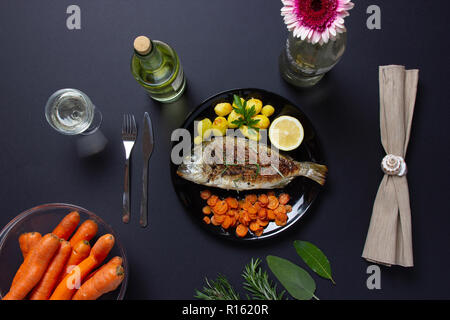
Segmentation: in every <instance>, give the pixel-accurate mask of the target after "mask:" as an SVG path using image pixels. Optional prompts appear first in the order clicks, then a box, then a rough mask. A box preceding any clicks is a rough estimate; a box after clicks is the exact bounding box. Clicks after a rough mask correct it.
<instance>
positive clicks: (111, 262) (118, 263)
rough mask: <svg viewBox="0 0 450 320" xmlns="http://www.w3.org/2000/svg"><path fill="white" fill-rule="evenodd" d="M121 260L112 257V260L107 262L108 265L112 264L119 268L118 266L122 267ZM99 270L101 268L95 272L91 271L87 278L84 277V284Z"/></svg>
mask: <svg viewBox="0 0 450 320" xmlns="http://www.w3.org/2000/svg"><path fill="white" fill-rule="evenodd" d="M122 261H123V260H122V258H121V257H119V256H117V257H114V258H112V259H111V260H109V262H108V263H109V264H114V265H116V266H120V265H122ZM102 268H103V267H102ZM100 269H101V268H99V269H97V270H95V271H92V272H91V273H90V274H89V275H88V276H87V277H86V279H85V280H84V281H85V282H86V281H88V280H89V279H90V278H92V277H93V276H94V275H95V274H96V273H97V272H99V271H100Z"/></svg>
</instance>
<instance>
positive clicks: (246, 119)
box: [232, 95, 259, 131]
mask: <svg viewBox="0 0 450 320" xmlns="http://www.w3.org/2000/svg"><path fill="white" fill-rule="evenodd" d="M233 98H234V104H235V105H236V107H235V106H233V110H234V111H235V112H236V113H237V114H240V115H242V118H239V119H236V120H234V121H233V122H232V124H234V125H236V126H238V128H239V127H241V126H244V125H246V126H247V127H248V128H249V130H250V129H252V130H256V131H258V130H259V129H258V128H257V127H255V126H256V124H257V123H258V122H259V119H252V117H253V116H254V115H256V110H255V106H251V107H250V108H247V101H244V104H242V102H241V98H240V97H239V96H237V95H233Z"/></svg>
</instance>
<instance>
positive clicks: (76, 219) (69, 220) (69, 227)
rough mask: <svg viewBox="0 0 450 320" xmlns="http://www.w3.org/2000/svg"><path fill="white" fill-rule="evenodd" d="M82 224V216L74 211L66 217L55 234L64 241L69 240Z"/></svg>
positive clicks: (55, 230) (54, 231)
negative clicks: (79, 224)
mask: <svg viewBox="0 0 450 320" xmlns="http://www.w3.org/2000/svg"><path fill="white" fill-rule="evenodd" d="M78 223H80V214H79V213H78V212H76V211H72V212H71V213H69V214H68V215H66V216H65V217H64V218H63V219H62V220H61V222H60V223H59V224H58V225H57V226H56V228H55V229H54V230H53V234H55V235H56V236H58V237H60V238H61V239H64V240H69V237H70V235H71V234H72V233H73V232H74V231H75V229H76V228H77V226H78Z"/></svg>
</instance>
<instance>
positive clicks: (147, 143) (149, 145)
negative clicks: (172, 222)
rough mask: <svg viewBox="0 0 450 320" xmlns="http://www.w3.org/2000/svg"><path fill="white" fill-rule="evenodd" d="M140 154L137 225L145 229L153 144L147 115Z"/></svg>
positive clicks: (147, 115)
mask: <svg viewBox="0 0 450 320" xmlns="http://www.w3.org/2000/svg"><path fill="white" fill-rule="evenodd" d="M142 137H143V139H142V153H143V156H144V168H143V171H142V200H141V215H140V219H139V224H140V225H141V227H143V228H145V227H146V226H147V194H148V162H149V160H150V156H151V155H152V152H153V146H154V144H155V142H154V140H153V127H152V121H151V120H150V116H149V114H148V113H147V112H146V113H145V114H144V130H143V134H142Z"/></svg>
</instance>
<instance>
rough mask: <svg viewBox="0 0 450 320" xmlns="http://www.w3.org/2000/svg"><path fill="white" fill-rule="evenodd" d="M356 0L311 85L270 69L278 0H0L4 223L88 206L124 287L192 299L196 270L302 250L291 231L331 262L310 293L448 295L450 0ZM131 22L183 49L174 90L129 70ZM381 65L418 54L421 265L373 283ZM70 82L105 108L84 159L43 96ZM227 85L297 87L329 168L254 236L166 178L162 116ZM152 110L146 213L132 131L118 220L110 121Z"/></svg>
mask: <svg viewBox="0 0 450 320" xmlns="http://www.w3.org/2000/svg"><path fill="white" fill-rule="evenodd" d="M354 2H355V1H354ZM356 2H357V3H356V7H355V8H354V9H353V10H352V11H351V14H350V16H349V17H348V18H347V19H346V26H347V29H348V46H347V50H346V52H345V55H344V57H343V59H342V61H341V62H340V63H339V64H338V65H337V66H336V67H335V68H334V69H333V70H332V72H330V73H329V74H328V75H327V76H326V77H325V78H324V79H323V81H322V82H320V83H319V84H318V85H317V86H315V87H313V88H311V89H307V90H300V89H296V88H294V87H292V86H290V85H288V84H287V83H285V82H284V81H283V80H282V79H281V77H280V74H279V71H278V65H277V61H278V56H279V54H280V52H281V50H282V49H283V47H284V44H285V40H286V37H287V34H288V32H287V30H286V28H285V25H284V24H283V21H282V18H281V16H280V8H281V2H280V1H260V0H245V1H241V0H229V1H209V0H196V1H184V0H172V1H167V0H155V1H144V0H139V1H138V0H129V1H106V0H95V1H92V0H89V1H87V0H83V1H66V0H62V1H49V0H46V1H44V0H41V1H26V0H3V1H1V2H0V39H1V43H2V45H1V50H0V66H1V68H0V70H1V78H0V106H1V107H0V119H1V126H0V146H1V149H0V150H1V151H0V177H1V189H0V200H1V214H0V225H2V226H3V225H5V224H6V223H7V222H8V221H10V220H11V219H12V218H13V217H15V216H16V215H17V214H19V213H20V212H21V211H23V210H25V209H27V208H30V207H33V206H36V205H39V204H43V203H50V202H63V203H72V204H76V205H79V206H82V207H85V208H87V209H90V210H92V211H93V212H95V213H97V214H98V215H100V216H101V217H102V218H104V219H105V220H106V221H108V222H109V223H110V224H111V226H112V227H113V228H114V229H115V230H116V231H117V233H118V234H119V235H120V240H121V241H122V242H123V243H124V244H125V246H126V250H127V256H128V259H129V262H130V278H129V284H128V291H127V295H126V298H128V299H191V298H192V297H193V295H194V290H195V289H196V288H197V289H200V288H201V287H202V286H203V284H204V277H205V276H208V277H209V278H214V277H216V276H217V274H218V273H222V274H224V275H226V276H227V277H228V278H229V279H230V281H231V282H232V283H233V284H234V285H235V286H236V287H240V284H241V282H242V278H241V276H240V274H241V272H242V269H243V266H244V265H245V264H246V263H247V262H249V261H250V259H251V258H252V257H253V258H262V259H263V260H264V259H265V257H266V256H267V255H269V254H271V255H278V256H281V257H284V258H287V259H290V260H292V261H295V262H298V263H299V264H302V262H301V261H300V258H299V257H298V256H297V255H296V253H295V250H294V249H293V246H292V242H293V241H294V240H296V239H300V240H307V241H311V242H313V243H315V244H316V245H318V246H319V247H320V248H321V249H322V250H323V251H324V252H325V253H326V254H327V256H328V257H329V259H330V261H331V264H332V270H333V273H334V278H335V279H336V282H337V285H336V286H333V285H331V284H330V282H328V281H326V280H322V279H320V278H318V277H315V279H317V280H316V282H317V292H316V294H317V296H318V297H319V298H322V299H403V298H413V299H430V298H450V290H449V289H448V285H449V280H450V279H449V275H448V274H449V273H448V270H450V246H449V244H450V232H449V231H448V228H449V225H450V215H449V211H450V210H449V204H448V199H446V198H447V197H448V191H449V182H448V180H447V179H448V177H449V168H448V167H447V165H448V163H449V149H448V146H449V144H448V143H449V139H448V136H449V133H448V123H449V122H448V121H449V108H448V103H449V101H450V99H449V98H450V94H449V92H450V90H449V81H448V79H447V72H448V52H449V51H448V49H449V46H448V34H447V33H446V32H447V31H448V24H447V23H448V19H447V17H446V13H447V10H446V9H448V8H446V7H448V4H446V1H427V2H424V1H420V0H401V1H400V0H397V1H381V0H379V1H368V0H360V1H356ZM71 4H77V5H79V6H80V8H81V27H82V28H81V30H68V29H67V28H66V18H67V17H68V15H67V14H66V9H67V7H68V6H69V5H71ZM371 4H378V5H379V6H380V7H381V18H382V25H381V26H382V29H381V30H369V29H368V28H367V27H366V19H367V18H368V16H369V15H368V14H367V13H366V9H367V7H368V6H369V5H371ZM140 34H146V35H149V36H150V37H152V38H154V39H159V40H162V41H165V42H167V43H169V44H171V45H172V46H173V47H174V48H175V49H176V51H177V52H178V54H179V55H180V57H181V60H182V64H183V66H184V69H185V72H186V75H187V79H188V89H187V92H186V94H185V95H184V97H183V99H182V100H181V101H180V103H178V104H175V105H168V106H164V105H160V104H158V103H156V102H154V101H152V100H150V99H149V98H148V97H147V96H146V94H145V92H144V90H143V89H142V88H140V86H139V85H138V84H137V83H136V82H135V80H134V79H133V77H132V76H131V73H130V57H131V54H132V41H133V39H134V37H135V36H136V35H140ZM386 64H402V65H405V66H406V67H407V68H418V69H420V78H419V89H418V96H417V103H416V109H415V114H414V120H413V126H412V134H411V142H410V146H409V150H408V154H407V159H406V160H407V164H408V168H409V173H408V182H409V188H410V196H411V209H412V222H413V245H414V261H415V266H414V267H413V268H408V269H406V268H401V267H392V268H387V267H382V268H381V289H380V290H369V289H368V288H367V286H366V280H367V278H368V274H367V273H366V271H367V267H368V266H369V265H370V264H369V263H368V262H366V261H365V260H364V259H362V258H361V253H362V249H363V246H364V241H365V237H366V234H367V229H368V225H369V220H370V216H371V212H372V205H373V201H374V198H375V194H376V191H377V188H378V185H379V182H380V180H381V178H382V172H381V170H380V161H381V159H382V157H383V156H384V153H383V149H382V146H381V143H380V133H379V91H378V66H380V65H386ZM66 87H69V88H70V87H72V88H78V89H80V90H82V91H84V92H86V93H87V94H88V95H89V96H90V97H91V99H92V100H93V101H94V103H95V104H96V106H98V107H99V108H100V109H101V111H102V113H103V117H104V119H103V123H102V132H103V133H104V134H105V136H106V137H107V138H108V140H109V143H108V145H107V148H106V149H105V151H104V152H103V153H102V154H101V155H99V156H97V157H94V158H88V159H80V158H79V157H78V156H77V153H76V148H75V140H74V139H72V138H71V137H68V136H64V135H60V134H58V133H57V132H56V131H54V130H53V129H51V128H50V126H49V125H48V124H47V122H46V120H45V118H44V112H43V111H44V105H45V102H46V101H47V98H48V97H49V95H50V94H51V93H53V92H54V91H56V90H57V89H60V88H66ZM236 87H256V88H262V89H266V90H269V91H273V92H276V93H278V94H281V95H283V96H284V97H286V98H288V99H289V100H292V101H293V102H295V103H296V104H297V105H298V106H299V107H300V108H301V109H302V111H303V112H304V113H305V114H306V115H307V116H308V117H309V118H310V120H311V121H312V122H313V124H314V126H315V129H316V130H317V132H318V136H319V139H320V141H321V144H322V147H323V151H324V156H325V159H326V162H327V164H328V165H329V168H330V174H329V180H328V183H327V185H326V187H325V188H324V190H323V192H322V193H321V194H320V195H319V197H318V199H317V201H316V202H315V204H314V205H313V207H312V208H311V210H310V211H309V212H308V213H307V215H306V216H305V217H304V218H303V219H302V220H301V222H300V223H299V224H298V225H297V226H296V227H295V228H293V229H292V230H289V232H287V233H286V234H285V235H282V236H280V237H279V238H276V239H273V240H271V241H268V242H263V243H260V244H239V243H235V242H228V241H224V240H219V239H216V238H215V237H214V236H212V235H210V234H208V233H206V232H205V231H204V230H203V229H202V228H200V227H199V225H197V224H195V223H194V221H193V220H192V219H191V217H190V216H188V214H187V212H185V211H184V209H183V208H182V206H181V203H179V201H178V199H177V197H176V195H175V193H174V190H173V186H172V183H171V180H170V172H169V162H170V135H171V132H172V130H173V129H175V128H176V127H178V126H179V125H180V124H181V123H182V121H183V119H184V118H185V116H186V114H187V112H189V111H190V110H192V109H193V108H195V106H196V105H198V104H199V103H200V102H201V101H203V100H204V99H206V98H207V97H209V96H211V95H213V94H215V93H217V92H220V91H223V90H226V89H232V88H236ZM146 111H147V112H149V113H150V115H151V117H152V119H153V123H154V130H155V134H156V147H155V151H154V153H153V156H152V158H151V162H150V176H149V181H150V182H149V183H150V185H149V226H148V227H147V228H145V229H142V228H140V227H139V225H138V212H139V202H140V193H141V170H142V169H141V168H142V159H141V153H140V150H141V143H142V141H141V140H140V139H139V140H138V142H137V145H136V146H135V151H134V153H133V156H132V157H133V158H132V177H131V178H132V200H131V201H132V218H131V223H130V224H128V225H124V224H123V223H122V222H121V202H122V192H123V169H124V168H123V166H124V152H123V146H122V141H121V136H120V131H121V123H122V117H123V114H124V113H133V114H134V115H135V116H136V117H137V118H138V120H139V121H138V122H139V124H140V125H141V123H142V120H141V119H142V116H143V114H144V112H146ZM2 263H4V262H3V261H2ZM302 265H303V264H302ZM263 267H264V268H267V266H266V264H265V262H264V263H263ZM269 273H270V271H269ZM242 293H243V292H241V294H242Z"/></svg>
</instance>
